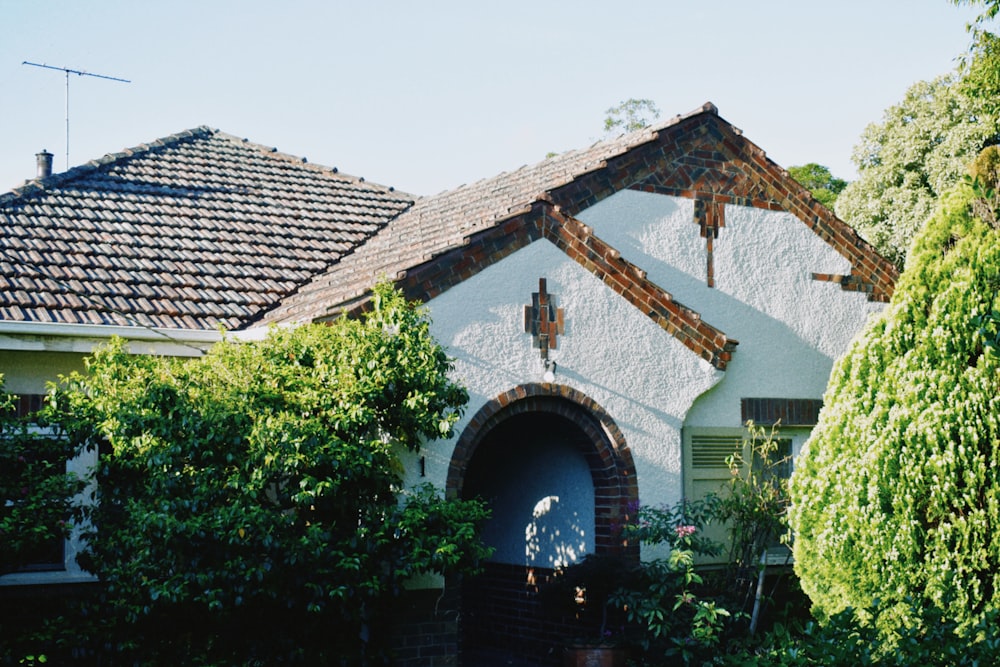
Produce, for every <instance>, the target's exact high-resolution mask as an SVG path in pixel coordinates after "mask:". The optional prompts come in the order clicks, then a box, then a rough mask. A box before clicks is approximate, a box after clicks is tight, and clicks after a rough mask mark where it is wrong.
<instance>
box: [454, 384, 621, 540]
mask: <svg viewBox="0 0 1000 667" xmlns="http://www.w3.org/2000/svg"><path fill="white" fill-rule="evenodd" d="M526 413H536V414H537V413H549V414H552V415H558V416H561V417H565V418H567V419H570V420H571V421H572V422H573V423H574V424H575V425H576V426H578V427H579V428H580V430H581V431H582V432H583V433H584V434H585V435H586V436H587V440H588V442H590V443H591V445H592V446H591V447H590V448H589V449H588V450H587V451H585V452H583V454H584V456H585V458H586V460H587V463H588V465H589V467H590V474H591V478H592V479H593V482H594V548H595V551H597V552H604V553H606V552H609V551H618V550H621V549H623V548H624V549H626V550H628V551H634V552H635V555H636V556H638V551H637V548H638V547H637V545H633V546H623V544H622V541H621V538H620V537H619V534H618V533H619V527H620V526H622V525H623V524H624V523H625V522H627V521H629V519H630V515H632V514H634V509H633V511H632V512H630V508H635V507H637V506H638V504H639V486H638V483H637V481H636V476H635V463H634V462H633V460H632V453H631V451H630V450H629V448H628V444H627V443H626V442H625V437H624V436H623V435H622V432H621V430H619V428H618V426H617V424H615V422H614V420H613V419H612V418H611V417H610V415H608V413H607V412H606V411H605V410H604V409H603V408H602V407H601V406H600V405H598V404H597V403H596V402H595V401H594V400H593V399H591V398H590V397H588V396H587V395H586V394H584V393H582V392H580V391H577V390H576V389H573V388H571V387H567V386H564V385H556V384H526V385H521V386H519V387H515V388H514V389H511V390H509V391H506V392H504V393H502V394H500V395H499V396H497V397H496V398H494V399H493V400H491V401H488V402H487V403H486V404H485V405H484V406H483V407H482V408H480V409H479V411H478V412H476V414H475V415H474V416H473V417H472V420H471V421H470V422H469V424H468V425H467V426H466V427H465V430H464V431H463V432H462V435H461V437H460V438H459V439H458V442H457V443H456V445H455V450H454V452H453V453H452V457H451V463H450V465H449V466H448V477H447V482H446V490H447V493H448V495H449V497H453V498H457V497H461V495H462V489H463V486H464V484H465V475H466V472H467V470H468V467H469V463H470V461H471V460H472V458H473V456H475V453H476V449H477V448H478V447H479V445H480V444H481V443H482V442H483V440H484V439H485V438H486V436H487V435H488V434H489V433H490V431H492V430H493V429H494V428H495V427H497V426H499V425H500V424H501V423H503V422H504V421H506V420H507V419H510V418H511V417H513V416H515V415H520V414H526Z"/></svg>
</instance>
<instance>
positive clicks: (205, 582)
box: [69, 287, 488, 664]
mask: <svg viewBox="0 0 1000 667" xmlns="http://www.w3.org/2000/svg"><path fill="white" fill-rule="evenodd" d="M450 367H451V364H450V361H449V359H448V358H447V356H446V355H445V352H444V350H443V349H442V348H441V347H440V346H439V345H438V344H437V343H436V342H435V341H434V340H433V339H432V338H431V336H430V334H429V326H428V322H427V320H426V318H425V316H424V314H423V313H422V312H421V311H419V310H417V309H415V308H414V307H412V306H411V305H409V304H407V303H405V302H404V301H403V299H402V297H401V296H399V295H398V294H396V293H394V292H392V291H391V290H389V289H388V288H387V287H380V288H378V289H377V290H376V293H375V296H374V300H373V309H372V311H371V312H370V313H369V314H367V315H366V316H364V317H363V318H361V319H359V320H355V319H347V318H342V319H340V320H338V321H337V322H335V323H334V324H333V325H332V326H324V325H312V326H303V327H298V328H294V329H275V330H273V331H272V332H271V333H270V334H269V336H268V337H267V339H266V340H265V341H263V342H259V343H238V342H224V343H222V344H219V345H217V346H215V347H214V348H213V349H212V350H211V351H210V352H209V353H208V354H207V355H205V356H204V357H201V358H198V359H194V360H189V361H183V360H177V359H167V358H157V357H152V356H138V355H130V354H129V353H128V351H127V349H126V347H125V345H124V344H123V343H121V342H119V343H117V344H113V345H111V346H109V347H107V348H105V349H102V350H100V351H98V352H97V353H95V355H94V357H93V358H92V359H91V360H90V361H89V363H88V373H87V374H86V375H82V376H81V375H77V376H75V377H74V379H73V382H74V383H75V384H74V385H73V387H72V389H71V391H70V394H69V398H70V399H71V401H70V402H71V405H72V411H71V413H70V414H71V415H73V416H74V417H75V418H76V419H77V423H76V424H75V428H74V432H75V433H76V434H77V435H78V436H79V437H81V438H87V439H89V440H93V441H100V442H102V443H104V444H103V445H102V449H103V453H102V455H101V462H100V471H99V484H98V488H99V492H100V495H99V503H98V504H97V505H96V506H95V507H94V508H93V510H92V515H91V516H92V520H93V525H94V531H93V532H92V534H91V535H90V536H89V543H88V545H87V553H86V556H87V557H86V559H85V561H84V562H83V563H82V564H83V565H84V567H86V568H87V569H89V570H91V571H92V572H94V573H95V574H97V575H98V576H99V577H100V579H101V581H102V582H103V584H104V586H105V588H104V598H105V600H106V603H107V606H103V607H102V608H101V610H100V611H101V614H102V618H105V619H106V621H105V627H106V629H108V630H107V631H108V632H109V634H110V633H111V630H117V631H118V633H119V634H118V635H117V638H118V640H119V641H120V642H121V645H123V646H127V645H128V644H129V642H131V641H135V642H137V644H138V646H139V647H140V652H139V653H138V654H137V655H136V656H135V657H137V658H138V659H140V660H145V661H147V662H148V663H150V664H289V663H295V662H299V661H304V662H310V664H337V661H338V660H339V661H346V663H348V664H362V663H364V662H365V661H367V660H368V659H370V658H371V656H372V654H373V653H375V648H374V647H376V646H377V645H378V639H379V637H380V633H383V635H382V636H383V638H384V631H385V622H384V621H385V619H384V616H383V613H384V612H385V610H386V605H387V604H388V602H389V600H390V599H391V598H392V597H393V596H394V595H396V594H397V593H398V592H399V591H400V589H401V587H402V585H403V584H404V582H405V581H406V580H407V579H408V578H410V577H412V576H414V575H416V574H419V573H423V572H454V571H461V570H468V569H469V568H473V567H475V566H476V564H477V562H478V560H479V559H480V558H482V557H483V556H484V555H486V554H487V553H488V552H487V551H486V550H485V549H484V548H483V547H482V546H481V544H480V542H479V541H478V537H477V526H478V524H479V523H480V522H481V521H482V520H484V517H485V510H484V508H483V506H482V505H481V504H480V503H479V502H477V501H458V500H447V501H446V500H444V499H442V498H441V497H440V496H439V495H438V494H437V493H436V492H434V491H433V490H431V489H429V488H423V489H417V490H415V491H412V492H407V491H404V489H403V488H402V486H401V484H402V478H401V476H402V466H401V464H400V461H399V458H398V454H399V452H400V451H401V449H404V448H405V449H410V450H417V449H419V447H420V445H421V442H422V441H423V440H424V439H432V438H437V437H442V436H447V435H449V434H450V433H451V429H452V425H453V424H454V423H455V420H456V419H457V415H458V412H459V411H460V410H461V408H462V407H463V405H464V402H465V400H466V393H465V390H464V389H462V388H461V387H459V386H456V385H455V384H453V383H452V382H451V381H450V380H449V379H448V377H447V372H448V370H449V369H450ZM130 659H131V658H130ZM129 664H132V663H129ZM143 664H146V663H143Z"/></svg>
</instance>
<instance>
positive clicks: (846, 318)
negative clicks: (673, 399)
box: [578, 191, 883, 426]
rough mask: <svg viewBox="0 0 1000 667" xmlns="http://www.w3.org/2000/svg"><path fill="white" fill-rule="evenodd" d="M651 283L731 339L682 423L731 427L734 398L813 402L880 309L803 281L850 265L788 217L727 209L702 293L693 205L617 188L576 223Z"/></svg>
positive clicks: (702, 265) (736, 409)
mask: <svg viewBox="0 0 1000 667" xmlns="http://www.w3.org/2000/svg"><path fill="white" fill-rule="evenodd" d="M578 217H579V218H580V219H581V220H583V221H584V222H586V223H587V224H588V225H590V226H592V228H593V229H594V233H595V234H596V235H598V236H599V237H601V238H602V239H604V240H605V241H607V242H608V243H610V244H611V245H613V246H614V247H615V248H617V249H618V250H619V251H620V252H621V254H622V257H623V258H625V259H627V260H629V261H631V262H633V263H635V264H637V265H639V266H641V267H642V268H644V269H645V270H646V272H647V276H648V278H649V279H650V280H652V281H653V282H655V283H656V284H658V285H659V286H660V287H662V288H663V289H665V290H666V291H667V292H669V293H670V294H672V295H673V296H674V298H675V299H677V300H678V301H680V302H681V303H683V304H685V305H687V306H689V307H691V308H693V309H694V310H696V311H698V312H699V313H701V316H702V319H703V320H704V321H705V322H707V323H709V324H711V325H712V326H715V327H717V328H719V329H721V330H722V331H723V332H725V333H726V335H727V336H729V337H730V338H735V339H736V340H738V341H739V342H740V344H739V346H738V347H737V349H736V352H735V353H734V354H733V360H732V362H731V363H730V364H729V366H728V368H727V370H726V373H725V378H723V380H722V381H721V382H720V383H719V384H718V385H717V386H716V387H714V388H713V389H712V390H711V391H710V392H708V393H707V394H705V395H704V396H701V397H700V398H699V399H698V401H697V402H696V403H695V405H694V406H693V407H692V409H691V411H690V413H689V414H688V415H687V419H686V424H685V425H686V426H740V419H741V415H740V399H741V398H750V397H754V398H821V397H822V395H823V392H824V390H825V389H826V384H827V381H828V379H829V376H830V370H831V368H832V366H833V362H834V360H835V359H836V358H837V357H839V356H840V355H841V354H842V353H843V352H844V351H845V350H846V349H847V345H848V343H849V342H850V341H851V339H852V338H853V337H854V334H855V333H856V332H858V331H859V330H860V329H861V328H862V326H863V325H864V323H865V321H866V320H867V318H868V316H869V315H870V314H871V313H873V312H875V311H877V310H879V309H881V308H882V307H883V305H882V304H878V303H873V302H870V301H869V300H868V299H867V297H866V296H865V295H863V294H861V293H858V292H848V291H845V290H843V289H841V287H840V286H839V285H837V284H834V283H829V282H820V281H816V280H813V279H812V277H811V276H812V274H813V273H832V274H847V273H849V272H850V268H851V267H850V264H849V262H848V261H847V260H846V259H845V258H844V257H842V256H841V255H840V254H838V253H837V252H836V251H834V250H833V248H831V247H830V246H829V245H827V244H826V243H825V242H824V241H823V240H822V239H820V238H819V237H818V236H816V235H815V234H814V233H813V232H812V231H811V230H810V229H809V228H808V227H806V225H805V224H803V223H802V222H801V221H800V220H798V219H797V218H796V217H795V216H793V215H792V214H790V213H783V212H776V211H767V210H763V209H756V208H750V207H744V206H726V208H725V227H723V228H722V229H720V230H719V236H718V238H717V239H715V241H714V246H713V258H714V275H715V287H714V288H711V287H708V286H707V252H706V243H705V239H703V238H701V236H700V234H699V228H698V225H697V224H696V223H695V222H694V202H693V201H692V200H689V199H682V198H677V197H667V196H662V195H655V194H650V193H645V192H635V191H623V192H619V193H617V194H616V195H614V196H612V197H609V198H608V199H606V200H604V201H603V202H601V203H600V204H598V205H596V206H594V207H592V208H590V209H588V210H587V211H585V212H583V213H582V214H580V215H579V216H578Z"/></svg>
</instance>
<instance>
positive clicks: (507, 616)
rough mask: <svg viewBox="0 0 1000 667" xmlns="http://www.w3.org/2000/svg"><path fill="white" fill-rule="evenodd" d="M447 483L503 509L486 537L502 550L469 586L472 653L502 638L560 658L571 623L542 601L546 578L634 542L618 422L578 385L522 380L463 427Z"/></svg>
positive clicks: (631, 476)
mask: <svg viewBox="0 0 1000 667" xmlns="http://www.w3.org/2000/svg"><path fill="white" fill-rule="evenodd" d="M447 489H448V493H449V494H451V495H453V496H460V497H466V498H468V497H473V496H480V497H483V498H485V499H487V500H488V501H490V502H491V505H492V508H493V512H494V517H493V519H492V520H491V522H490V524H489V525H488V526H487V527H486V530H485V534H484V537H485V539H486V541H487V543H489V544H491V545H493V546H495V547H496V549H497V550H496V553H495V554H494V557H493V559H492V560H491V562H490V563H488V564H487V566H486V568H485V571H484V573H483V574H482V575H481V576H479V577H476V578H474V579H470V580H468V581H467V582H466V583H465V585H464V586H463V590H462V602H461V607H462V623H461V641H462V644H463V646H462V648H463V651H462V652H463V655H471V654H473V652H474V651H475V650H476V649H482V648H487V649H489V648H494V649H500V650H504V651H506V652H510V653H514V654H515V655H516V654H518V653H520V654H522V655H525V656H530V657H531V658H532V659H534V660H536V661H542V662H544V661H546V658H549V660H547V661H548V662H552V663H553V664H554V663H555V661H556V659H557V657H558V655H557V653H556V652H555V651H554V648H555V646H554V644H553V637H555V636H558V634H559V633H560V632H561V631H562V629H561V628H559V627H554V626H552V625H551V622H550V620H549V619H547V618H546V614H545V613H544V610H543V609H541V608H540V607H539V603H538V600H537V592H538V585H539V584H541V583H542V582H543V581H544V580H545V578H547V577H548V576H550V575H551V573H552V571H553V569H554V568H556V567H559V566H561V565H566V564H570V563H573V562H575V561H577V560H578V559H580V558H582V557H583V555H584V554H586V553H590V552H597V553H603V552H609V551H616V550H622V549H626V550H627V549H633V550H634V547H624V546H623V545H622V542H621V539H620V536H619V532H620V527H621V525H622V523H623V522H625V521H628V519H629V513H630V512H629V510H630V508H634V507H635V506H637V504H638V487H637V485H636V479H635V467H634V465H633V462H632V457H631V453H630V452H629V450H628V447H627V445H626V443H625V440H624V438H623V437H622V434H621V432H620V431H619V429H618V427H617V426H616V425H615V423H614V421H613V420H612V419H611V418H610V416H608V414H607V413H606V412H605V411H604V410H603V409H602V408H601V407H600V406H599V405H597V404H596V403H595V402H594V401H592V400H591V399H590V398H589V397H587V396H586V395H584V394H582V393H581V392H578V391H576V390H574V389H571V388H569V387H564V386H558V385H552V384H533V385H524V386H521V387H517V388H516V389H513V390H511V391H509V392H506V393H504V394H502V395H500V396H498V397H497V398H495V399H494V400H492V401H490V402H489V403H487V404H486V405H484V406H483V408H481V409H480V410H479V412H477V413H476V415H474V417H473V419H472V420H471V422H470V424H469V425H468V426H467V427H466V429H465V431H463V433H462V436H461V437H460V439H459V441H458V443H457V445H456V447H455V451H454V454H453V456H452V461H451V466H450V468H449V472H448V480H447ZM464 663H465V664H467V665H468V664H469V661H468V660H464Z"/></svg>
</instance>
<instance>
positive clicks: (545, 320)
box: [524, 278, 565, 359]
mask: <svg viewBox="0 0 1000 667" xmlns="http://www.w3.org/2000/svg"><path fill="white" fill-rule="evenodd" d="M524 331H525V333H530V334H531V337H532V341H533V342H534V344H535V347H537V348H538V349H539V350H541V354H542V359H548V358H549V350H555V349H558V347H559V341H558V336H559V334H561V333H563V332H564V331H565V321H564V319H563V309H562V308H557V307H556V297H555V295H554V294H549V293H548V290H547V289H545V278H539V279H538V291H537V292H532V294H531V305H530V306H525V307H524Z"/></svg>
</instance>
